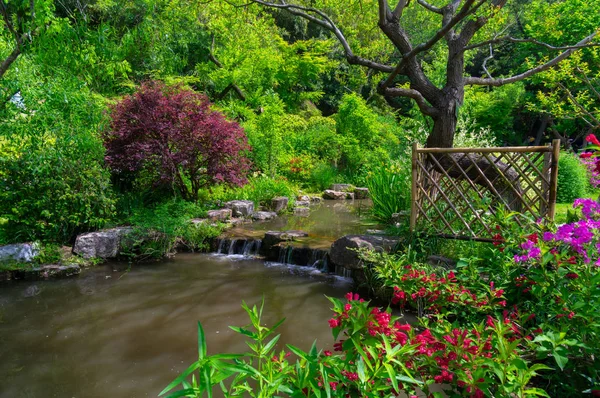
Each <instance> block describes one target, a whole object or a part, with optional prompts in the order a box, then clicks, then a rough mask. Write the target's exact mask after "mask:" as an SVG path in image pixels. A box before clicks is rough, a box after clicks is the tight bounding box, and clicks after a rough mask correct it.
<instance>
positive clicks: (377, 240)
mask: <svg viewBox="0 0 600 398" xmlns="http://www.w3.org/2000/svg"><path fill="white" fill-rule="evenodd" d="M396 244H398V239H393V238H387V237H383V236H373V235H346V236H343V237H341V238H339V239H338V240H336V241H335V242H333V244H332V245H331V251H330V252H329V256H330V259H331V262H332V263H333V264H335V265H338V266H342V267H344V268H347V269H360V268H362V261H361V260H360V259H359V258H358V253H356V251H355V250H356V249H368V250H375V251H378V252H382V251H385V252H389V251H391V250H392V249H393V248H394V247H395V246H396Z"/></svg>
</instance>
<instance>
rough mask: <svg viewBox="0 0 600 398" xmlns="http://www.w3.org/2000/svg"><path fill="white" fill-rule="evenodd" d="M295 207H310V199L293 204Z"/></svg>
mask: <svg viewBox="0 0 600 398" xmlns="http://www.w3.org/2000/svg"><path fill="white" fill-rule="evenodd" d="M294 205H295V206H296V207H308V206H310V199H306V200H297V201H296V203H295V204H294Z"/></svg>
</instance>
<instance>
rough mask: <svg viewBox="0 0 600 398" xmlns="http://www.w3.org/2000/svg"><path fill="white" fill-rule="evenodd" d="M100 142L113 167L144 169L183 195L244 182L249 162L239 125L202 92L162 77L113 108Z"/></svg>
mask: <svg viewBox="0 0 600 398" xmlns="http://www.w3.org/2000/svg"><path fill="white" fill-rule="evenodd" d="M104 145H105V147H106V162H107V163H108V165H109V166H110V167H111V169H112V170H113V172H116V173H121V172H139V171H146V172H148V173H149V174H150V175H152V176H155V178H154V183H155V184H157V185H160V184H168V185H170V186H172V187H173V189H174V190H176V191H178V192H179V193H180V194H181V196H182V197H183V198H184V199H186V200H197V199H198V190H199V189H200V188H203V187H207V186H210V185H212V184H216V183H227V184H232V185H242V184H244V183H245V182H246V177H245V176H246V172H247V171H248V168H249V165H250V162H249V160H248V159H247V158H246V156H245V154H246V152H247V151H249V150H250V147H249V146H248V141H247V138H246V134H245V133H244V130H243V129H242V128H241V127H240V125H239V124H237V123H235V122H232V121H228V120H227V119H225V117H224V116H223V114H221V113H219V112H217V111H214V110H211V109H210V102H209V101H208V99H207V98H206V96H204V95H202V94H199V93H196V92H194V91H192V90H189V89H184V88H181V87H178V86H174V87H168V86H166V85H164V84H163V83H160V82H147V83H144V84H142V86H141V87H140V89H139V90H138V91H137V92H136V93H135V94H133V95H130V96H127V97H125V98H124V99H123V100H121V101H120V102H118V103H117V104H116V105H114V106H113V107H112V109H111V123H110V126H109V129H108V130H107V131H106V132H105V134H104Z"/></svg>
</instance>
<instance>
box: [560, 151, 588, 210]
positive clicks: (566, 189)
mask: <svg viewBox="0 0 600 398" xmlns="http://www.w3.org/2000/svg"><path fill="white" fill-rule="evenodd" d="M588 186H589V176H588V172H587V170H586V167H585V165H584V164H582V162H581V161H580V160H579V159H578V158H577V157H576V156H574V155H573V154H571V153H567V152H562V153H561V154H560V157H559V158H558V189H557V192H556V201H557V202H558V203H571V202H573V201H574V200H575V199H576V198H581V197H583V196H585V194H586V191H587V187H588Z"/></svg>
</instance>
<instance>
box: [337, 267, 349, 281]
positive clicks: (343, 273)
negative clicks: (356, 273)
mask: <svg viewBox="0 0 600 398" xmlns="http://www.w3.org/2000/svg"><path fill="white" fill-rule="evenodd" d="M335 274H336V275H337V276H343V277H344V278H352V270H350V269H347V268H346V267H340V266H337V265H336V266H335Z"/></svg>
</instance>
